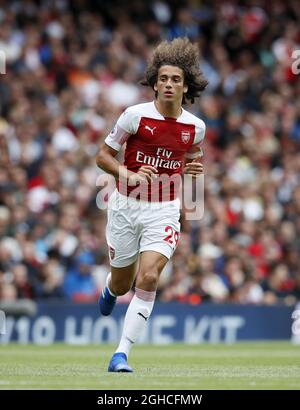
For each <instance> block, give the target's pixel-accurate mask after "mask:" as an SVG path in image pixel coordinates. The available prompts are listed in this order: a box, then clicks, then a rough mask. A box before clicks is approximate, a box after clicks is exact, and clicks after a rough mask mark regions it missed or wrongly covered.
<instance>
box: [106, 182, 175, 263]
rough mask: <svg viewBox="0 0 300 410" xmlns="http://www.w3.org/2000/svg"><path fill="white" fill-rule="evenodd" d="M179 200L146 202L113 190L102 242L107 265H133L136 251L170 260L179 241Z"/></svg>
mask: <svg viewBox="0 0 300 410" xmlns="http://www.w3.org/2000/svg"><path fill="white" fill-rule="evenodd" d="M179 217H180V201H179V199H175V200H174V201H165V202H146V201H139V200H136V199H134V198H128V197H127V196H124V195H122V194H120V193H119V191H117V190H115V191H114V192H113V194H112V195H111V197H110V198H109V201H108V211H107V226H106V240H107V244H108V246H109V258H110V264H111V266H114V267H116V268H122V267H125V266H128V265H131V264H132V263H133V262H135V261H136V260H137V258H138V256H139V253H140V252H144V251H155V252H159V253H161V254H162V255H164V256H166V258H168V259H170V258H171V256H172V254H173V252H174V251H175V248H176V246H177V243H178V240H179V232H180V222H179Z"/></svg>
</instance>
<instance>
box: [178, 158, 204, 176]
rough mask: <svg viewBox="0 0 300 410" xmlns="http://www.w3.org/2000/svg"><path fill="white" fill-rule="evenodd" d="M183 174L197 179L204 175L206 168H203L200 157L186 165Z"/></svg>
mask: <svg viewBox="0 0 300 410" xmlns="http://www.w3.org/2000/svg"><path fill="white" fill-rule="evenodd" d="M183 172H184V174H188V175H192V176H194V177H197V176H198V175H201V174H203V172H204V167H203V164H202V162H200V157H198V158H195V159H194V161H192V162H189V163H188V164H186V165H185V167H184V168H183Z"/></svg>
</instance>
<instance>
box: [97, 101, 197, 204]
mask: <svg viewBox="0 0 300 410" xmlns="http://www.w3.org/2000/svg"><path fill="white" fill-rule="evenodd" d="M204 134H205V124H204V122H203V121H202V120H201V119H199V118H197V117H196V116H195V115H193V114H191V113H189V112H188V111H186V110H184V109H182V113H181V115H180V116H179V117H178V118H177V119H174V118H167V117H163V116H162V115H161V114H160V113H159V112H158V111H157V109H156V107H155V104H154V102H153V101H152V102H149V103H144V104H138V105H134V106H132V107H129V108H127V109H126V110H125V111H124V112H123V114H122V115H121V116H120V117H119V119H118V121H117V123H116V125H115V127H114V129H113V130H112V131H111V133H110V134H109V135H108V136H107V137H106V139H105V143H106V144H107V145H109V146H110V147H111V148H113V149H114V150H116V151H119V150H120V149H121V147H122V145H123V144H124V143H126V149H125V156H124V165H125V166H126V167H127V169H129V170H130V171H133V172H137V171H138V169H139V168H140V167H141V166H143V165H151V166H153V167H155V168H156V169H157V171H158V175H159V176H162V175H166V176H168V177H171V176H174V177H179V176H180V175H181V173H182V170H183V166H184V159H185V158H191V159H193V158H196V157H197V156H199V155H201V152H202V151H201V148H200V145H201V143H202V141H203V138H204ZM167 179H168V178H166V180H167ZM169 179H170V178H169ZM175 180H176V178H175V179H174V181H175ZM146 185H147V184H145V187H146ZM145 187H144V188H145ZM118 189H119V191H120V192H121V193H123V194H125V195H129V194H130V193H131V192H132V191H133V190H134V189H135V187H132V186H127V187H124V186H121V185H120V184H119V186H118ZM145 189H146V191H147V192H146V194H145V195H143V198H142V197H139V199H143V200H151V201H161V200H166V199H163V195H162V186H161V183H160V184H155V182H153V183H152V184H151V185H148V186H147V188H145ZM170 189H171V191H170V196H169V198H168V200H174V199H175V198H176V197H177V194H178V193H177V192H176V191H177V190H176V187H175V186H174V184H172V186H171V188H170Z"/></svg>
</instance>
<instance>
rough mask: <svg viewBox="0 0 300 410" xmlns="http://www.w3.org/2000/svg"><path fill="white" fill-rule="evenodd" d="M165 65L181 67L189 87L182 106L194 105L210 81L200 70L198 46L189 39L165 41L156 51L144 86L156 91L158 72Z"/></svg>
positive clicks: (143, 81)
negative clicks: (188, 102)
mask: <svg viewBox="0 0 300 410" xmlns="http://www.w3.org/2000/svg"><path fill="white" fill-rule="evenodd" d="M163 65H172V66H176V67H179V68H181V69H182V70H183V72H184V83H185V84H186V85H187V86H188V90H187V92H186V93H185V94H184V96H183V99H182V104H185V103H186V100H190V102H191V103H192V104H193V103H194V100H195V97H199V95H200V92H201V91H203V90H204V89H205V87H206V86H207V84H208V81H207V80H206V78H205V77H204V75H203V73H202V72H201V70H200V68H199V52H198V47H197V45H196V44H192V43H191V42H190V41H189V39H188V38H187V37H184V38H175V39H174V40H173V41H171V42H169V41H163V42H162V43H160V44H159V45H158V46H157V47H156V48H155V50H154V52H153V56H152V58H151V61H150V62H149V64H148V67H147V69H146V73H145V78H144V79H143V80H142V81H141V84H142V85H148V86H150V87H152V88H153V89H154V84H155V83H156V82H157V75H158V70H159V68H160V67H161V66H163Z"/></svg>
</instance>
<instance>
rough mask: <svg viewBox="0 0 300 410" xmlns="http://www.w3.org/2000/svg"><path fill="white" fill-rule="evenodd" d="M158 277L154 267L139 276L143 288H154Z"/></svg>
mask: <svg viewBox="0 0 300 410" xmlns="http://www.w3.org/2000/svg"><path fill="white" fill-rule="evenodd" d="M158 278H159V274H158V271H157V270H155V269H153V270H149V271H147V272H145V273H144V274H143V275H142V277H141V282H142V284H143V289H145V287H146V288H148V289H156V287H157V283H158ZM137 287H138V286H137Z"/></svg>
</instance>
